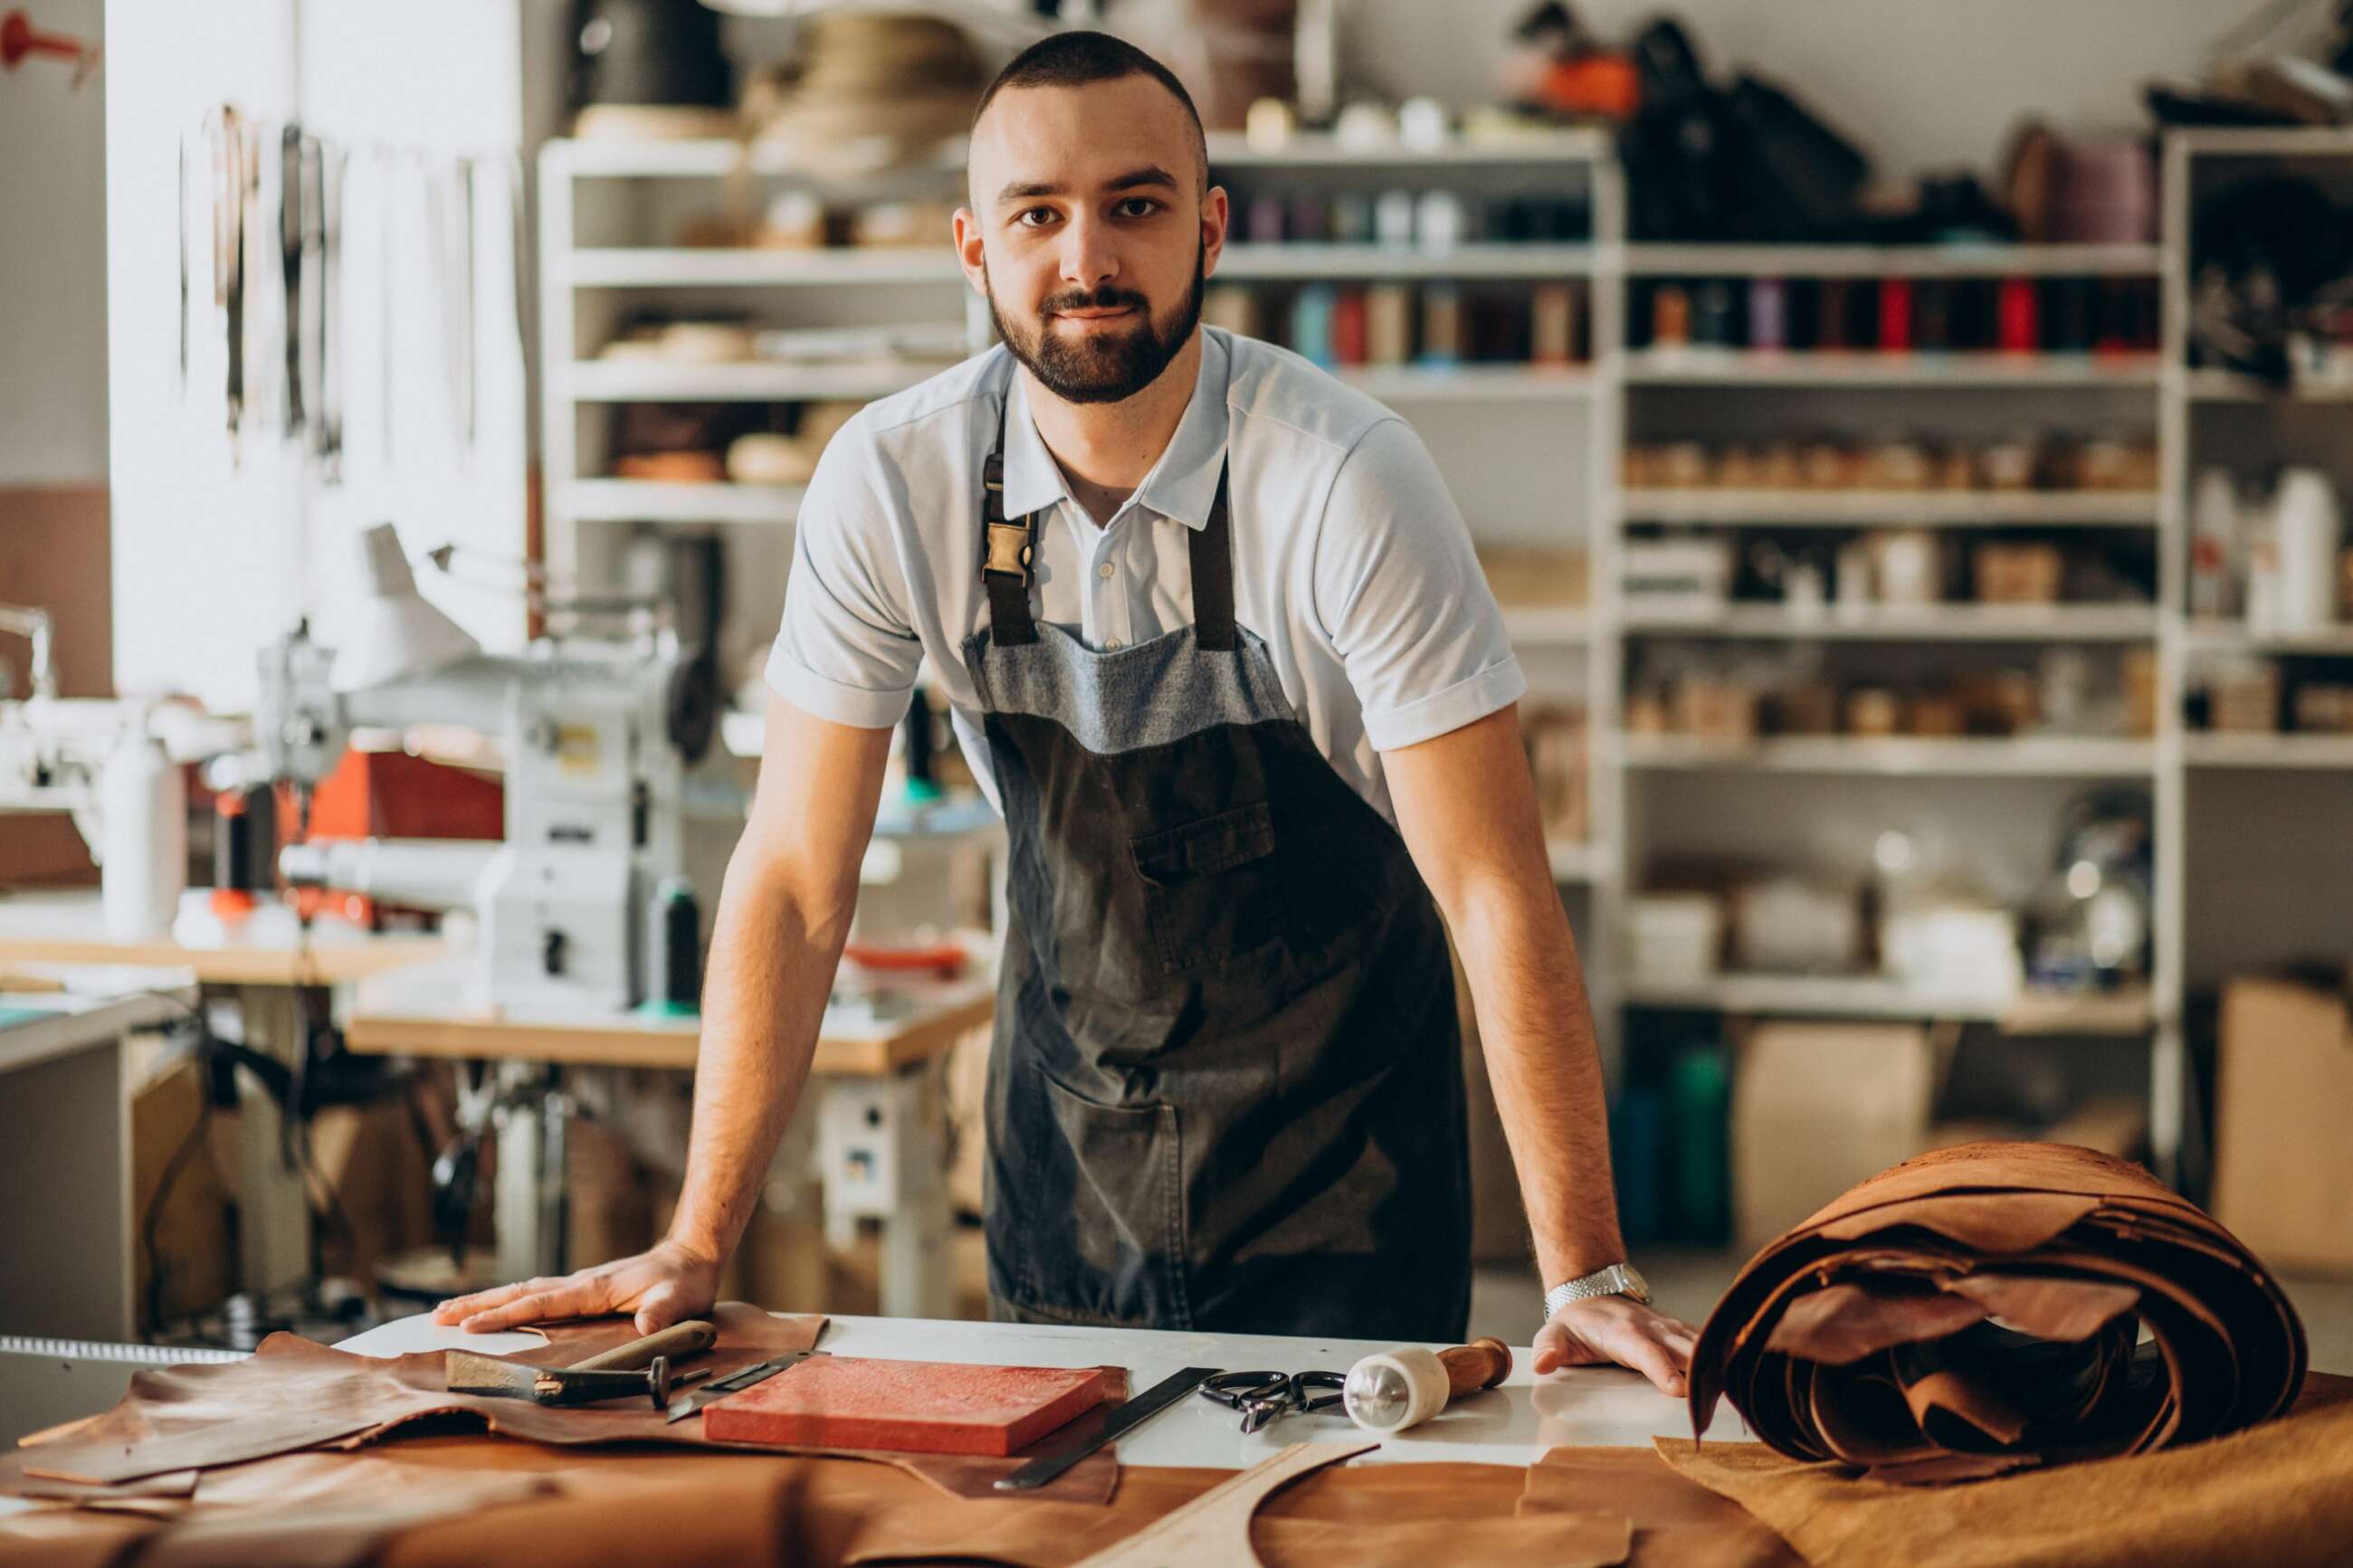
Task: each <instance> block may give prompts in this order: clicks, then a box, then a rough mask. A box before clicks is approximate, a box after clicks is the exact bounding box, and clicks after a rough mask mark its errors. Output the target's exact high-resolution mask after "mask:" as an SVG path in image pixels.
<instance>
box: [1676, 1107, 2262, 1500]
mask: <svg viewBox="0 0 2353 1568" xmlns="http://www.w3.org/2000/svg"><path fill="white" fill-rule="evenodd" d="M2143 1331H2146V1338H2144V1337H2143ZM2304 1378H2305V1336H2304V1327H2303V1324H2302V1323H2301V1322H2300V1321H2298V1320H2297V1318H2296V1315H2295V1309H2294V1308H2292V1307H2291V1306H2290V1305H2289V1304H2288V1300H2287V1298H2286V1296H2285V1295H2284V1293H2283V1292H2282V1291H2281V1289H2280V1288H2279V1285H2278V1283H2277V1281H2275V1280H2274V1279H2273V1278H2272V1277H2271V1275H2270V1274H2269V1273H2268V1272H2267V1271H2266V1270H2265V1269H2264V1268H2263V1265H2262V1264H2261V1263H2259V1262H2258V1261H2256V1259H2255V1258H2253V1256H2252V1255H2251V1254H2250V1253H2248V1251H2247V1250H2246V1248H2245V1247H2242V1246H2241V1245H2240V1244H2239V1242H2238V1241H2237V1239H2236V1238H2235V1237H2232V1235H2231V1233H2230V1232H2228V1231H2227V1230H2224V1229H2223V1228H2222V1227H2221V1226H2220V1225H2218V1224H2216V1223H2215V1222H2214V1221H2213V1220H2212V1219H2211V1218H2209V1217H2208V1216H2207V1215H2205V1214H2204V1213H2203V1212H2202V1211H2200V1209H2199V1208H2198V1207H2197V1206H2196V1205H2193V1204H2191V1203H2189V1201H2187V1200H2186V1199H2184V1198H2182V1197H2180V1196H2179V1194H2175V1193H2173V1192H2171V1191H2170V1190H2169V1189H2168V1188H2166V1187H2165V1186H2163V1185H2161V1184H2159V1183H2158V1182H2157V1181H2156V1180H2155V1179H2154V1178H2152V1177H2151V1176H2150V1175H2149V1174H2148V1173H2147V1172H2146V1171H2143V1170H2142V1169H2140V1168H2139V1167H2138V1166H2137V1165H2133V1164H2129V1163H2126V1162H2124V1161H2121V1160H2117V1159H2115V1158H2113V1157H2112V1156H2109V1155H2105V1154H2101V1153H2098V1152H2094V1151H2092V1150H2089V1149H2079V1148H2074V1147H2072V1146H2069V1145H2064V1144H2055V1143H1970V1144H1964V1145H1961V1146H1959V1147H1957V1148H1951V1149H1944V1150H1939V1151H1936V1152H1934V1153H1930V1154H1925V1155H1922V1156H1920V1157H1919V1158H1917V1159H1914V1160H1909V1161H1906V1162H1905V1163H1903V1164H1901V1165H1897V1166H1895V1167H1894V1168H1893V1169H1892V1170H1888V1171H1884V1172H1882V1173H1880V1174H1878V1175H1876V1176H1873V1178H1871V1180H1869V1181H1867V1182H1865V1183H1863V1184H1862V1185H1861V1186H1858V1187H1856V1188H1855V1189H1854V1190H1853V1191H1852V1192H1850V1193H1848V1194H1845V1195H1844V1196H1842V1197H1841V1198H1839V1199H1837V1200H1836V1201H1834V1202H1833V1203H1831V1205H1829V1206H1828V1207H1826V1208H1824V1209H1822V1210H1821V1211H1820V1213H1818V1214H1816V1215H1813V1217H1811V1218H1810V1219H1809V1220H1807V1221H1806V1222H1805V1223H1804V1224H1803V1225H1800V1226H1798V1227H1797V1228H1796V1229H1794V1230H1792V1231H1790V1232H1788V1234H1787V1235H1785V1236H1783V1237H1780V1238H1779V1239H1778V1240H1777V1241H1775V1242H1773V1243H1771V1244H1770V1245H1769V1246H1767V1247H1765V1249H1764V1250H1763V1251H1761V1252H1759V1253H1758V1254H1757V1256H1756V1257H1755V1258H1753V1259H1751V1260H1750V1262H1749V1263H1748V1265H1747V1267H1746V1268H1744V1269H1742V1270H1741V1272H1740V1274H1739V1276H1738V1277H1737V1278H1736V1279H1735V1280H1734V1282H1733V1284H1732V1286H1731V1289H1729V1290H1727V1291H1726V1292H1725V1297H1724V1299H1723V1300H1722V1301H1721V1302H1720V1303H1719V1304H1718V1305H1717V1307H1716V1310H1715V1312H1714V1313H1713V1314H1711V1315H1710V1317H1709V1318H1708V1321H1707V1322H1706V1324H1705V1326H1704V1328H1702V1330H1701V1331H1700V1336H1699V1342H1698V1345H1697V1348H1696V1350H1695V1351H1694V1357H1693V1365H1692V1379H1691V1410H1692V1417H1693V1421H1694V1432H1695V1433H1696V1432H1697V1431H1699V1430H1701V1429H1703V1428H1704V1426H1706V1424H1707V1421H1708V1418H1709V1416H1710V1415H1712V1414H1713V1413H1714V1411H1715V1402H1716V1400H1717V1399H1718V1398H1719V1397H1729V1398H1730V1399H1731V1400H1732V1402H1733V1405H1734V1406H1735V1407H1736V1409H1738V1410H1739V1412H1740V1414H1741V1415H1742V1416H1743V1417H1745V1418H1746V1421H1747V1423H1748V1426H1749V1427H1750V1429H1751V1430H1752V1431H1754V1432H1755V1433H1756V1435H1757V1436H1758V1437H1759V1438H1761V1439H1762V1440H1763V1441H1764V1442H1765V1443H1767V1444H1768V1445H1769V1446H1771V1447H1773V1448H1774V1449H1775V1450H1776V1451H1778V1453H1780V1454H1782V1455H1784V1456H1787V1457H1788V1458H1792V1459H1797V1460H1801V1461H1835V1462H1838V1463H1840V1464H1842V1465H1844V1466H1848V1467H1852V1468H1860V1469H1862V1470H1863V1471H1864V1472H1866V1474H1867V1475H1868V1476H1869V1477H1870V1478H1871V1479H1874V1480H1880V1481H1894V1482H1907V1483H1925V1482H1938V1481H1950V1480H1964V1479H1981V1478H1984V1477H1987V1476H1991V1475H1998V1474H2000V1473H2002V1472H2004V1471H2007V1470H2014V1469H2020V1468H2030V1467H2037V1466H2046V1465H2055V1464H2063V1463H2067V1462H2071V1461H2076V1460H2083V1459H2091V1458H2104V1457H2108V1456H2116V1455H2129V1454H2145V1453H2149V1452H2152V1451H2155V1450H2158V1449H2161V1448H2166V1447H2173V1446H2176V1445H2180V1444H2187V1443H2196V1442H2201V1441H2203V1440H2205V1439H2208V1438H2212V1437H2217V1436H2222V1435H2224V1434H2226V1433H2230V1432H2234V1431H2238V1430H2240V1429H2242V1428H2243V1427H2246V1426H2252V1425H2253V1424H2255V1423H2257V1422H2261V1421H2264V1420H2267V1419H2269V1418H2271V1417H2273V1416H2276V1415H2281V1414H2282V1413H2284V1411H2286V1410H2287V1409H2288V1407H2289V1406H2290V1405H2291V1404H2292V1403H2293V1402H2294V1401H2295V1397H2296V1393H2297V1390H2298V1388H2299V1387H2300V1386H2301V1385H2302V1384H2303V1382H2304Z"/></svg>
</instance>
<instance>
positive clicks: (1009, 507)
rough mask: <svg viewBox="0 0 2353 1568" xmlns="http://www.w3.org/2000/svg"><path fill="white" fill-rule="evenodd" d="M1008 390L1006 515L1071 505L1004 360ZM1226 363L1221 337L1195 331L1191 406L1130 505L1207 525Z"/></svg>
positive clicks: (1222, 429) (1219, 461) (1021, 386)
mask: <svg viewBox="0 0 2353 1568" xmlns="http://www.w3.org/2000/svg"><path fill="white" fill-rule="evenodd" d="M1006 358H1007V361H1008V370H1007V374H1008V382H1009V384H1008V390H1007V393H1006V397H1007V404H1006V416H1005V515H1006V516H1007V517H1008V518H1015V517H1026V516H1028V515H1029V513H1031V512H1033V511H1042V510H1045V509H1046V508H1048V507H1050V506H1052V505H1054V504H1055V503H1056V502H1058V501H1062V500H1068V499H1070V487H1069V486H1068V485H1066V484H1065V483H1064V482H1063V479H1062V469H1061V465H1060V464H1059V463H1057V462H1055V461H1054V455H1053V454H1052V453H1051V452H1049V451H1048V450H1047V449H1046V440H1045V437H1042V436H1040V435H1039V434H1038V424H1037V421H1036V420H1034V419H1032V418H1031V417H1030V416H1029V385H1028V384H1027V383H1026V382H1024V381H1023V380H1022V378H1021V373H1020V369H1019V367H1018V365H1015V364H1013V363H1011V360H1012V356H1011V355H1010V354H1008V355H1007V356H1006ZM1231 364H1232V357H1231V355H1230V353H1229V351H1228V349H1227V347H1226V343H1225V341H1224V334H1223V333H1220V332H1218V331H1213V330H1211V329H1209V328H1207V327H1204V328H1203V329H1201V371H1200V375H1199V377H1198V379H1197V380H1196V381H1195V382H1194V383H1193V396H1192V400H1191V401H1190V402H1188V403H1187V404H1186V405H1185V416H1184V417H1183V418H1182V419H1179V420H1178V421H1177V422H1176V434H1175V435H1173V436H1171V437H1169V438H1168V448H1167V450H1166V451H1164V452H1162V453H1161V454H1160V460H1159V461H1158V462H1156V463H1155V464H1153V465H1152V471H1151V472H1150V473H1148V474H1146V475H1145V477H1144V483H1143V484H1142V485H1141V486H1139V487H1137V489H1136V493H1135V500H1136V504H1137V505H1139V506H1142V507H1144V508H1145V510H1149V511H1152V512H1154V513H1155V514H1157V515H1159V516H1161V517H1166V518H1171V519H1174V520H1175V521H1178V522H1181V523H1183V524H1185V525H1186V526H1187V528H1193V529H1200V528H1206V527H1208V522H1209V508H1210V507H1211V505H1212V504H1214V503H1215V502H1216V500H1217V499H1218V475H1219V472H1220V471H1221V469H1222V468H1223V467H1224V463H1223V459H1224V457H1225V451H1226V426H1227V415H1226V388H1227V384H1228V380H1229V373H1230V367H1231Z"/></svg>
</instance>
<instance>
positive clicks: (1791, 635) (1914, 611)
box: [1620, 605, 2158, 643]
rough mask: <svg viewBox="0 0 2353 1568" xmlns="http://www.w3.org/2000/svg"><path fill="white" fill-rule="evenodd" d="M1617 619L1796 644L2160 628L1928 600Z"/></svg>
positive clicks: (2109, 613)
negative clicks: (1797, 611)
mask: <svg viewBox="0 0 2353 1568" xmlns="http://www.w3.org/2000/svg"><path fill="white" fill-rule="evenodd" d="M1620 618H1621V622H1622V624H1623V625H1624V626H1625V628H1626V631H1627V633H1628V635H1630V636H1643V635H1649V636H1655V637H1754V638H1774V639H1788V640H1791V641H1799V642H1803V641H1810V640H1818V641H1824V642H2030V643H2063V642H2147V641H2153V640H2155V638H2156V637H2157V629H2158V613H2157V607H2156V606H2155V605H1923V606H1920V607H1918V608H1911V609H1906V608H1894V609H1890V608H1883V607H1873V608H1871V609H1868V610H1865V611H1862V612H1860V613H1858V612H1853V611H1848V610H1842V609H1840V608H1838V607H1836V606H1833V607H1831V608H1830V609H1828V610H1825V611H1823V612H1821V613H1819V614H1813V615H1794V614H1792V613H1791V612H1789V611H1788V610H1785V609H1783V608H1782V607H1780V606H1779V605H1732V606H1729V607H1727V608H1726V609H1725V610H1724V611H1723V612H1722V613H1721V614H1717V615H1713V616H1684V615H1662V614H1659V613H1657V612H1655V611H1644V610H1640V609H1633V608H1629V609H1628V610H1626V611H1625V612H1624V613H1623V615H1622V616H1621V617H1620Z"/></svg>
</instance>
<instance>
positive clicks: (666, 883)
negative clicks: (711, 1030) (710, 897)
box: [646, 877, 702, 1013]
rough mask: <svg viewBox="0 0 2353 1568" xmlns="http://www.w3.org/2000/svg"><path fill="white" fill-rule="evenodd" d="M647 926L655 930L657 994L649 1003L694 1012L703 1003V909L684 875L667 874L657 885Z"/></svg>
mask: <svg viewBox="0 0 2353 1568" xmlns="http://www.w3.org/2000/svg"><path fill="white" fill-rule="evenodd" d="M649 916H650V918H649V920H648V921H647V922H646V926H647V929H648V930H649V931H651V932H652V933H653V942H654V951H653V961H654V962H653V983H654V987H655V990H654V994H653V995H652V996H650V997H649V998H648V999H647V1002H646V1006H647V1008H648V1009H649V1011H659V1012H663V1013H695V1012H700V1011H702V910H701V909H700V908H699V907H698V906H697V905H696V903H695V900H694V889H693V887H692V886H691V884H690V883H688V881H687V880H686V879H685V878H683V877H665V878H663V879H662V880H661V885H660V886H659V887H658V888H656V889H654V901H653V908H652V910H649Z"/></svg>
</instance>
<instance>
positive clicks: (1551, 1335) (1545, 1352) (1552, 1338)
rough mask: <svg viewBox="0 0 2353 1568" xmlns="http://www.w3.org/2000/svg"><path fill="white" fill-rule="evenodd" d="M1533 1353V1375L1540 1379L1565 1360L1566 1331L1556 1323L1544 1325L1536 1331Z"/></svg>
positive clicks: (1566, 1350) (1566, 1346)
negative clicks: (1534, 1359) (1534, 1361)
mask: <svg viewBox="0 0 2353 1568" xmlns="http://www.w3.org/2000/svg"><path fill="white" fill-rule="evenodd" d="M1535 1352H1536V1364H1535V1373H1536V1375H1537V1376H1538V1377H1542V1376H1543V1375H1544V1374H1545V1373H1548V1372H1551V1371H1553V1370H1554V1369H1555V1368H1556V1367H1558V1366H1559V1365H1560V1363H1562V1362H1563V1361H1564V1360H1566V1359H1567V1356H1568V1331H1567V1329H1564V1328H1562V1327H1561V1326H1560V1325H1559V1324H1558V1323H1546V1325H1545V1326H1544V1327H1543V1328H1541V1329H1538V1330H1537V1331H1536V1343H1535Z"/></svg>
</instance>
